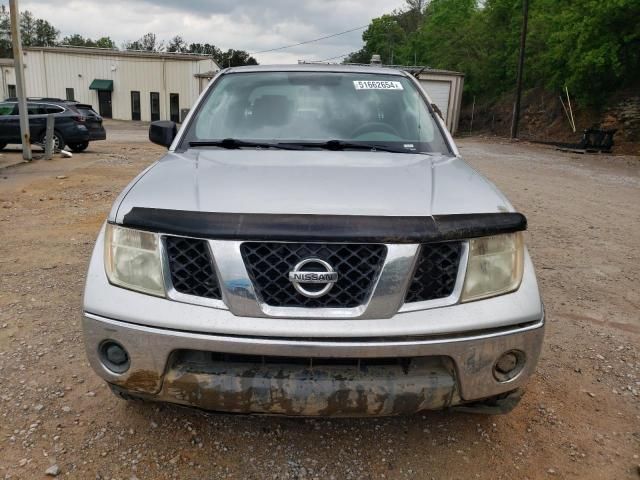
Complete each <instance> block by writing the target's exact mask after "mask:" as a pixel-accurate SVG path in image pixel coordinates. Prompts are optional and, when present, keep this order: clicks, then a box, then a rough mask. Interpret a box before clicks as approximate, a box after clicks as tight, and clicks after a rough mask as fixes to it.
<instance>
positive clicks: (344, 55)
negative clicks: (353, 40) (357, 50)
mask: <svg viewBox="0 0 640 480" xmlns="http://www.w3.org/2000/svg"><path fill="white" fill-rule="evenodd" d="M352 53H353V52H349V53H343V54H342V55H336V56H335V57H329V58H324V59H322V60H313V62H314V63H322V62H328V61H329V60H335V59H336V58H342V57H346V56H347V55H351V54H352Z"/></svg>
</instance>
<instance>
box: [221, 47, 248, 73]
mask: <svg viewBox="0 0 640 480" xmlns="http://www.w3.org/2000/svg"><path fill="white" fill-rule="evenodd" d="M214 60H215V61H216V63H217V64H218V65H219V66H220V67H221V68H225V67H242V66H244V65H258V61H257V60H256V59H255V58H253V57H252V56H250V55H249V54H248V53H247V52H245V51H244V50H233V49H229V50H227V51H226V52H225V53H222V54H221V55H218V56H217V57H216V56H214Z"/></svg>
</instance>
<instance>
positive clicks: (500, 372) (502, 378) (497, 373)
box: [493, 350, 525, 382]
mask: <svg viewBox="0 0 640 480" xmlns="http://www.w3.org/2000/svg"><path fill="white" fill-rule="evenodd" d="M524 363H525V357H524V353H523V352H521V351H519V350H510V351H508V352H505V353H503V354H502V355H501V356H500V358H498V360H497V361H496V363H495V365H494V366H493V376H494V377H495V378H496V380H498V381H499V382H507V381H509V380H513V379H514V378H515V377H516V376H517V375H518V374H519V373H520V372H521V371H522V369H523V368H524Z"/></svg>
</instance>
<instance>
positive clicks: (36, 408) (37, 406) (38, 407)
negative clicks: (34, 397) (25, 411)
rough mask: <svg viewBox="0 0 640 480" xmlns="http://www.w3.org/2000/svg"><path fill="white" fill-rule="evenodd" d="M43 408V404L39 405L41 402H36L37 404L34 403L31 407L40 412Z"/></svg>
mask: <svg viewBox="0 0 640 480" xmlns="http://www.w3.org/2000/svg"><path fill="white" fill-rule="evenodd" d="M43 408H44V405H41V404H38V405H36V406H35V407H33V409H34V410H35V411H36V412H40V411H42V409H43Z"/></svg>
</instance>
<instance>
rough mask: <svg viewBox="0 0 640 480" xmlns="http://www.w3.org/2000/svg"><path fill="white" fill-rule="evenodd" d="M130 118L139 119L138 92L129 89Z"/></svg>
mask: <svg viewBox="0 0 640 480" xmlns="http://www.w3.org/2000/svg"><path fill="white" fill-rule="evenodd" d="M131 120H140V92H137V91H134V90H132V91H131Z"/></svg>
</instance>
